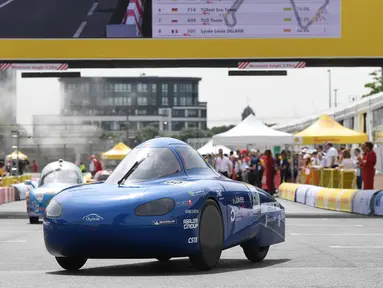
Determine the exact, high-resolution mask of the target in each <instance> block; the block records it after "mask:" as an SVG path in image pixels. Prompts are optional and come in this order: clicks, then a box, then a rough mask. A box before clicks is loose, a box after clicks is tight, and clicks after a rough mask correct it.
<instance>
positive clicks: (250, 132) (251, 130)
mask: <svg viewBox="0 0 383 288" xmlns="http://www.w3.org/2000/svg"><path fill="white" fill-rule="evenodd" d="M293 140H294V136H293V135H292V134H289V133H285V132H281V131H278V130H274V129H272V128H270V127H268V126H266V125H265V124H263V123H262V122H261V121H259V120H258V119H257V118H256V117H255V116H254V115H249V116H248V117H247V118H246V119H245V120H243V121H242V122H241V123H239V124H238V125H237V126H235V127H234V128H232V129H230V130H229V131H226V132H224V133H220V134H217V135H214V136H213V144H214V145H227V146H230V145H236V146H237V147H239V146H242V147H246V146H247V145H249V144H252V145H254V146H256V147H262V148H263V147H265V146H277V145H284V144H293Z"/></svg>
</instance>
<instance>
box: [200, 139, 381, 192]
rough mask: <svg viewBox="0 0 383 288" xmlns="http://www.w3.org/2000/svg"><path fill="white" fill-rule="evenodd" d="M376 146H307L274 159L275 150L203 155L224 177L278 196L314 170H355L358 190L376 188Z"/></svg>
mask: <svg viewBox="0 0 383 288" xmlns="http://www.w3.org/2000/svg"><path fill="white" fill-rule="evenodd" d="M373 147H374V145H373V143H372V142H366V143H364V144H363V145H362V148H361V149H360V148H355V149H353V150H352V149H349V148H347V147H346V146H340V147H339V148H338V149H336V148H335V147H334V145H333V144H332V143H326V145H325V146H324V147H323V145H318V146H317V147H316V148H315V149H309V148H308V147H304V148H302V149H301V150H300V152H299V153H294V154H291V152H290V151H287V150H284V151H282V153H278V154H276V155H275V156H273V153H272V152H271V150H265V151H264V152H261V151H259V150H255V149H252V150H250V151H248V150H247V149H243V150H237V151H231V152H230V155H227V154H223V151H222V149H219V151H218V154H217V155H215V154H208V155H203V156H204V158H205V160H206V161H207V162H208V163H209V164H210V165H211V166H212V167H213V168H215V170H216V171H218V172H219V173H221V174H222V175H224V176H226V177H228V178H231V179H233V180H238V181H243V182H247V183H249V184H252V185H254V186H257V187H260V188H262V189H264V190H266V191H267V192H269V193H270V194H274V193H275V188H276V186H277V185H279V184H280V183H283V182H292V183H295V182H297V183H299V179H300V176H301V175H300V174H301V173H305V174H306V175H310V171H311V169H312V168H317V169H320V168H332V169H343V170H354V171H356V173H357V187H358V189H365V190H369V189H373V188H374V176H375V165H376V153H375V152H374V149H373ZM276 178H277V179H276Z"/></svg>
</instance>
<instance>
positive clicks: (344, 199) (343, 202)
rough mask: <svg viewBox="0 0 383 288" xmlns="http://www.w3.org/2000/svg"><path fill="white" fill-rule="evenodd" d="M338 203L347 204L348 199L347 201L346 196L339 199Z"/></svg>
mask: <svg viewBox="0 0 383 288" xmlns="http://www.w3.org/2000/svg"><path fill="white" fill-rule="evenodd" d="M340 203H342V204H348V203H349V201H348V199H347V198H342V199H340Z"/></svg>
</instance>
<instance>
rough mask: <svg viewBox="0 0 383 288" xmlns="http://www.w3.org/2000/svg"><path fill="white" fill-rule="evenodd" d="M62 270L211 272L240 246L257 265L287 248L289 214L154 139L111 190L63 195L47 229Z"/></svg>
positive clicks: (51, 209)
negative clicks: (179, 264)
mask: <svg viewBox="0 0 383 288" xmlns="http://www.w3.org/2000/svg"><path fill="white" fill-rule="evenodd" d="M43 230H44V240H45V245H46V248H47V250H48V252H49V253H50V254H52V255H53V256H55V257H56V260H57V262H58V264H59V265H60V266H61V267H62V268H64V269H67V270H72V271H75V270H78V269H80V268H81V267H82V266H83V265H84V264H85V262H86V261H87V259H92V258H94V259H96V258H98V259H107V258H141V259H142V258H156V259H158V260H159V261H168V260H169V259H170V258H173V257H189V258H190V260H191V262H192V264H193V265H194V266H195V267H196V268H197V269H199V270H209V269H211V268H213V267H214V266H215V265H216V264H217V263H218V261H219V259H220V256H221V252H222V250H224V249H228V248H231V247H234V246H237V245H240V246H241V247H242V248H243V251H244V253H245V255H246V257H247V258H248V259H249V260H250V261H252V262H259V261H262V260H263V259H264V258H265V257H266V255H267V253H268V251H269V247H270V245H273V244H277V243H281V242H284V241H285V211H284V207H283V206H282V205H280V204H279V203H278V202H277V201H276V200H275V199H274V198H273V197H272V196H270V195H269V194H268V193H267V192H264V191H263V190H260V189H258V188H256V187H254V186H251V185H248V184H245V183H242V182H237V181H233V180H231V179H228V178H226V177H224V176H222V175H221V174H218V173H217V172H216V171H215V170H214V169H212V168H211V167H210V166H209V165H208V164H207V163H206V161H205V160H204V159H203V158H202V157H201V155H200V154H198V152H197V151H196V150H194V149H193V148H191V147H190V146H188V145H187V144H185V143H184V142H182V141H179V140H176V139H172V138H156V139H152V140H149V141H147V142H145V143H143V144H141V145H139V146H137V147H136V148H135V149H133V150H132V151H131V152H130V153H129V154H128V155H127V156H126V157H125V159H124V160H123V161H122V162H121V163H120V164H119V165H118V167H117V168H116V169H115V170H114V171H113V173H112V175H110V176H109V178H108V179H107V180H106V181H105V183H97V184H89V185H79V186H77V187H71V188H67V189H65V190H63V191H61V192H60V193H59V194H58V195H56V196H55V198H54V199H52V201H51V202H50V203H49V205H48V208H47V210H46V213H45V216H44V223H43Z"/></svg>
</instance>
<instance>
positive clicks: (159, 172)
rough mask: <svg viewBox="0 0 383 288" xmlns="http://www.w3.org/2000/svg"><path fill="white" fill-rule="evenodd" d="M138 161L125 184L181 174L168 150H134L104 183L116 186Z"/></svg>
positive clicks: (175, 158) (176, 162) (171, 153)
mask: <svg viewBox="0 0 383 288" xmlns="http://www.w3.org/2000/svg"><path fill="white" fill-rule="evenodd" d="M142 160H143V161H142ZM140 161H142V162H141V163H140V164H138V166H137V167H136V168H135V170H134V171H133V172H132V173H131V174H130V175H129V176H128V178H127V179H126V180H125V183H126V182H140V181H147V180H155V179H159V178H163V177H166V176H169V175H173V174H176V173H178V172H181V166H180V164H179V162H178V160H177V157H176V156H175V155H174V153H173V152H172V151H171V150H170V149H168V148H151V147H150V148H147V147H145V148H135V149H133V150H132V151H131V152H130V153H129V154H128V155H127V156H126V157H125V158H124V160H122V162H121V163H120V165H118V166H117V168H116V169H115V170H114V172H113V173H112V175H110V176H109V178H108V179H107V180H106V181H105V183H109V184H117V182H118V181H120V180H121V179H122V178H123V177H124V176H125V174H126V173H127V172H128V171H129V170H130V169H131V168H132V167H133V166H134V165H135V163H136V162H140ZM122 184H123V183H122Z"/></svg>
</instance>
